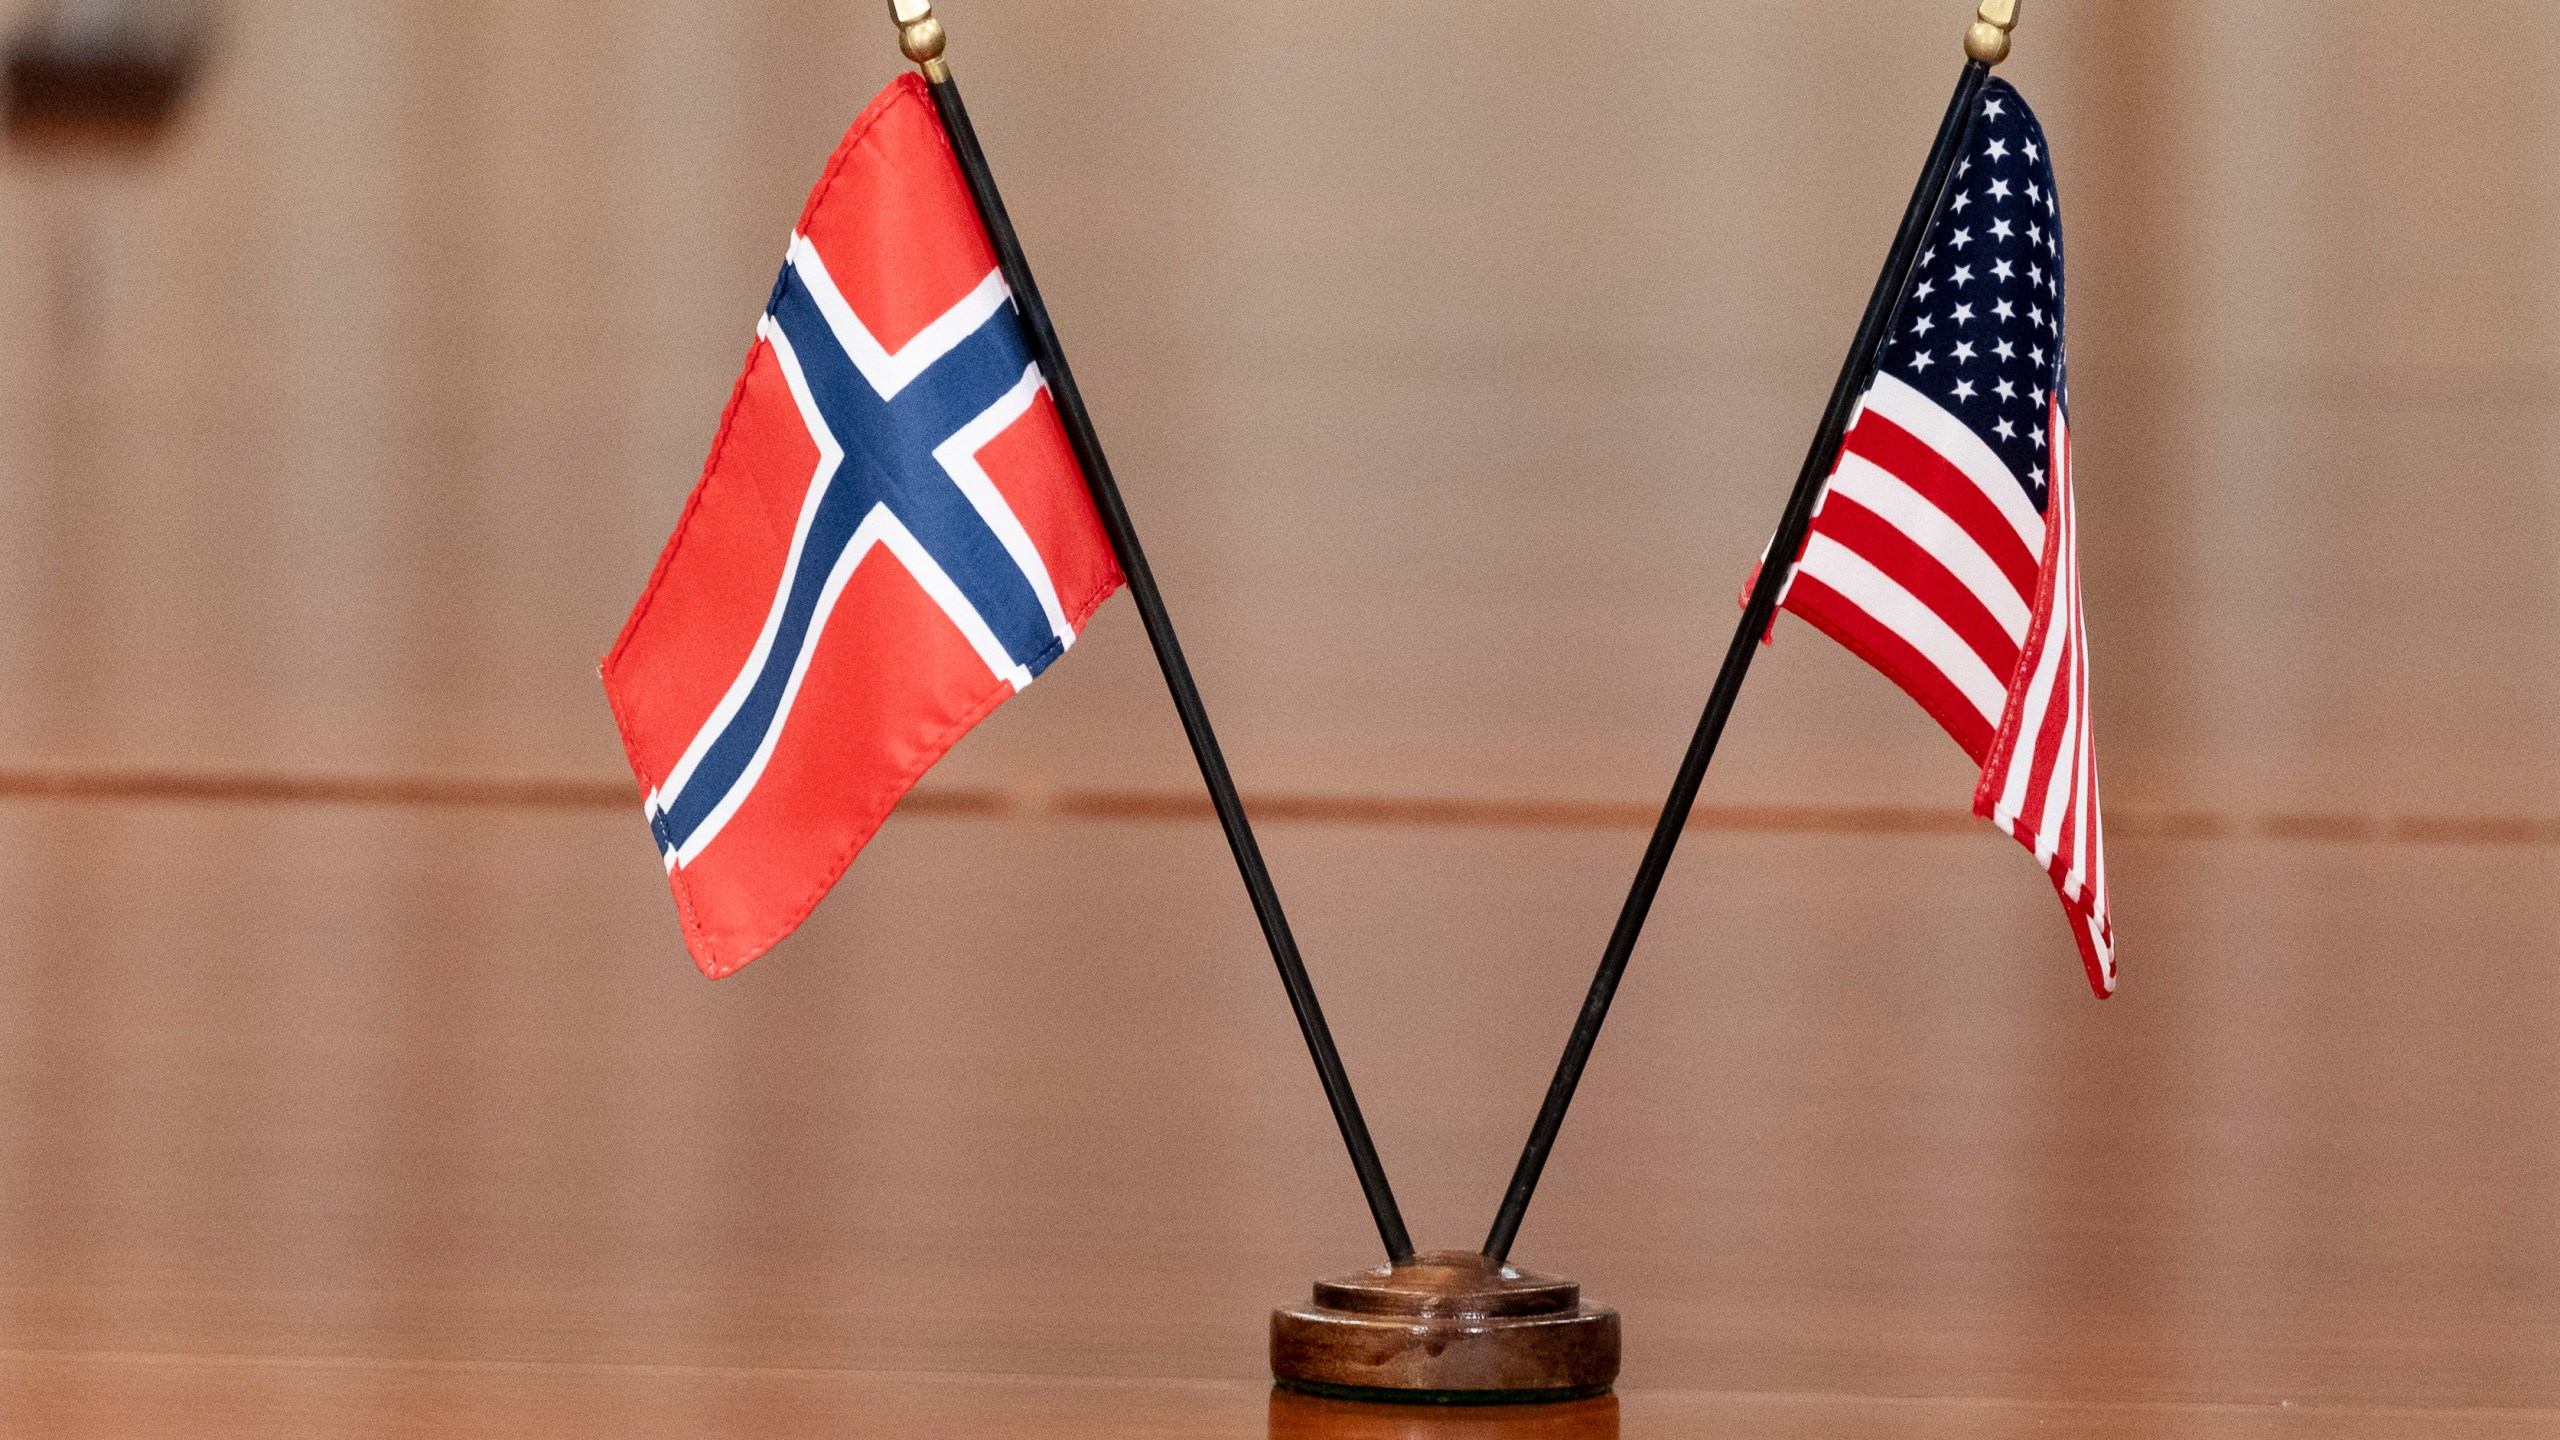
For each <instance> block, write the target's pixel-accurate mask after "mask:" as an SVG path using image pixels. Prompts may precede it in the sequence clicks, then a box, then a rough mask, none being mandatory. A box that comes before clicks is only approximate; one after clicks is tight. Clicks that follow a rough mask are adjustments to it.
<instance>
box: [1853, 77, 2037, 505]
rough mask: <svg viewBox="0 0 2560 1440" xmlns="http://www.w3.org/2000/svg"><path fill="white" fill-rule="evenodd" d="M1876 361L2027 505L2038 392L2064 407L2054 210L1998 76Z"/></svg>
mask: <svg viewBox="0 0 2560 1440" xmlns="http://www.w3.org/2000/svg"><path fill="white" fill-rule="evenodd" d="M1877 368H1878V369H1879V370H1880V371H1884V372H1888V373H1890V374H1892V375H1893V376H1894V378H1896V379H1898V380H1900V381H1902V382H1903V383H1904V384H1907V385H1909V386H1911V387H1912V388H1913V389H1915V390H1917V391H1919V392H1920V393H1921V394H1923V395H1926V396H1928V397H1929V398H1930V399H1932V400H1934V401H1936V402H1938V403H1939V404H1940V405H1943V406H1945V407H1946V408H1947V410H1948V411H1949V412H1950V413H1952V414H1954V415H1955V416H1956V418H1957V419H1959V420H1962V421H1963V422H1964V423H1965V426H1966V428H1968V429H1970V430H1972V431H1973V432H1974V433H1975V434H1976V435H1979V436H1981V437H1982V440H1983V443H1985V444H1987V445H1989V446H1990V447H1991V449H1992V451H1993V453H1995V454H1997V455H1998V456H1999V457H2000V458H2001V460H2002V461H2003V462H2005V463H2006V464H2007V465H2008V467H2009V473H2010V474H2012V475H2015V476H2017V477H2018V483H2019V484H2021V485H2023V486H2025V487H2026V491H2027V498H2028V499H2030V500H2032V501H2034V502H2035V507H2036V509H2037V510H2039V511H2041V510H2043V509H2044V508H2045V495H2046V492H2047V489H2048V486H2049V484H2050V472H2049V466H2050V463H2051V462H2050V460H2049V458H2048V457H2049V456H2050V454H2051V452H2052V437H2051V436H2049V435H2047V434H2046V433H2045V430H2046V425H2047V419H2048V417H2047V413H2046V400H2047V397H2048V396H2049V395H2050V394H2052V393H2054V392H2056V391H2058V392H2060V393H2061V394H2062V395H2063V397H2064V401H2063V408H2064V410H2065V411H2066V413H2067V412H2068V410H2069V409H2070V401H2069V396H2070V393H2071V392H2070V383H2069V378H2068V376H2069V372H2068V369H2067V368H2066V366H2065V364H2064V352H2063V340H2062V210H2061V204H2060V201H2059V200H2058V199H2057V198H2056V196H2055V194H2054V188H2053V160H2052V152H2051V149H2050V147H2048V146H2047V145H2046V144H2045V138H2044V127H2043V126H2041V125H2039V124H2037V123H2036V117H2035V112H2034V111H2032V110H2029V109H2028V108H2027V102H2026V101H2024V100H2022V99H2020V98H2019V96H2018V92H2017V90H2016V89H2014V88H2013V87H2011V86H2010V84H2009V82H2007V81H2006V80H1993V81H1992V82H1991V83H1990V84H1988V85H1986V86H1984V87H1983V91H1982V100H1981V108H1980V109H1979V110H1977V111H1976V112H1975V114H1974V117H1973V125H1972V128H1971V130H1970V131H1969V132H1968V133H1967V134H1966V136H1965V148H1964V158H1963V159H1962V160H1961V161H1959V162H1958V164H1957V170H1956V179H1955V183H1954V184H1953V186H1952V187H1951V188H1950V189H1949V190H1948V192H1947V203H1946V205H1945V208H1943V209H1941V210H1940V211H1939V212H1938V220H1937V224H1936V225H1934V226H1933V227H1931V229H1930V231H1929V237H1928V240H1927V241H1926V242H1925V243H1924V244H1923V245H1922V247H1921V250H1920V263H1919V265H1918V266H1917V267H1916V268H1915V269H1914V270H1913V271H1912V277H1911V288H1910V290H1908V291H1907V292H1905V293H1904V295H1903V297H1902V303H1901V305H1900V307H1899V308H1898V309H1897V310H1896V312H1895V314H1894V320H1893V330H1892V333H1891V334H1890V336H1889V337H1888V338H1887V340H1886V341H1885V345H1884V349H1883V350H1882V352H1880V354H1879V355H1878V357H1877Z"/></svg>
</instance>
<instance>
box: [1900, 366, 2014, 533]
mask: <svg viewBox="0 0 2560 1440" xmlns="http://www.w3.org/2000/svg"><path fill="white" fill-rule="evenodd" d="M1866 405H1867V408H1869V409H1871V410H1873V411H1875V412H1876V413H1877V414H1878V415H1881V416H1883V417H1884V418H1886V419H1887V420H1890V421H1892V422H1893V423H1894V424H1896V425H1899V426H1901V427H1902V428H1903V429H1905V430H1908V431H1910V432H1911V436H1912V438H1913V439H1915V440H1918V441H1919V442H1920V443H1921V444H1923V445H1926V446H1928V447H1929V448H1930V449H1932V450H1935V451H1937V452H1938V453H1939V454H1940V455H1942V456H1944V457H1945V458H1946V460H1947V463H1948V464H1950V465H1953V466H1955V467H1956V469H1958V470H1960V471H1963V472H1964V476H1965V478H1966V479H1968V480H1971V481H1972V482H1973V483H1974V485H1975V486H1976V487H1978V488H1979V489H1980V490H1981V491H1982V493H1983V494H1985V495H1988V496H1990V497H1991V503H1992V504H1994V505H1997V506H1998V507H2000V513H2001V514H2002V515H2003V516H2005V517H2007V519H2008V521H2009V524H2010V525H2011V526H2012V527H2013V528H2015V529H2016V530H2017V532H2018V538H2019V539H2020V540H2022V541H2025V542H2026V546H2027V553H2028V554H2030V555H2039V556H2040V555H2042V554H2044V526H2045V517H2043V516H2041V515H2038V514H2037V513H2036V507H2035V502H2033V501H2031V500H2029V499H2028V498H2027V492H2026V489H2025V487H2023V486H2021V485H2020V484H2019V483H2018V477H2017V476H2015V475H2013V474H2011V473H2010V472H2009V464H2008V462H2007V461H2005V460H2002V459H2001V458H2000V457H1999V455H1998V454H1997V453H1995V452H1994V451H1993V450H1992V448H1991V447H1990V446H1988V445H1986V444H1984V443H1983V442H1982V437H1981V436H1979V435H1976V434H1974V433H1973V429H1972V427H1971V426H1968V425H1966V424H1965V423H1964V422H1963V421H1962V420H1959V419H1957V418H1956V417H1955V416H1954V414H1953V413H1951V412H1950V411H1948V410H1947V409H1946V407H1944V406H1942V405H1940V404H1939V403H1938V402H1937V401H1935V400H1932V399H1930V398H1929V397H1928V396H1926V395H1923V394H1921V393H1920V392H1919V391H1917V390H1914V389H1912V388H1911V387H1910V386H1909V385H1906V384H1904V383H1903V382H1902V381H1900V380H1897V379H1895V378H1894V377H1893V376H1891V375H1883V374H1879V375H1877V376H1876V383H1875V384H1874V385H1873V386H1871V387H1869V388H1868V390H1867V399H1866Z"/></svg>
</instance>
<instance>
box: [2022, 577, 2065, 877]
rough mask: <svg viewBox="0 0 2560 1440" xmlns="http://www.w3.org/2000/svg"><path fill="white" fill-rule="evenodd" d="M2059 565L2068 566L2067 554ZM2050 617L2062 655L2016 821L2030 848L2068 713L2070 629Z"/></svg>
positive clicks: (2039, 831) (2040, 824) (2057, 617)
mask: <svg viewBox="0 0 2560 1440" xmlns="http://www.w3.org/2000/svg"><path fill="white" fill-rule="evenodd" d="M2064 543H2065V546H2066V549H2067V546H2068V544H2069V542H2068V541H2067V540H2066V541H2065V542H2064ZM2062 563H2064V564H2066V565H2067V564H2069V563H2070V561H2069V559H2068V558H2067V554H2066V558H2065V559H2064V560H2063V562H2062ZM2055 603H2056V604H2057V605H2059V604H2060V601H2059V600H2058V599H2057V600H2056V602H2055ZM2053 618H2054V619H2055V620H2056V621H2058V622H2062V623H2060V624H2058V625H2057V626H2056V627H2055V628H2057V629H2059V630H2061V631H2062V635H2061V638H2060V639H2058V640H2056V641H2054V642H2053V643H2055V644H2057V645H2060V646H2061V647H2062V654H2061V658H2060V659H2059V660H2058V661H2057V662H2056V663H2055V665H2054V671H2053V689H2052V691H2051V692H2050V694H2049V695H2048V696H2047V697H2046V700H2045V707H2044V726H2043V728H2041V729H2040V730H2038V731H2037V732H2036V739H2035V748H2034V749H2033V750H2032V751H2030V752H2029V759H2028V765H2029V768H2028V770H2027V803H2026V804H2025V805H2023V806H2021V807H2020V808H2019V811H2018V818H2019V820H2021V821H2022V822H2024V823H2025V825H2026V827H2027V833H2026V834H2025V835H2023V836H2021V837H2019V838H2020V839H2021V840H2022V841H2024V843H2026V844H2027V845H2029V846H2034V845H2035V843H2036V837H2037V836H2039V835H2041V834H2042V833H2043V831H2044V812H2045V806H2046V803H2047V800H2048V798H2049V796H2050V795H2051V792H2052V790H2053V770H2054V766H2055V765H2056V764H2057V763H2058V762H2059V761H2060V760H2061V759H2062V733H2063V728H2064V725H2065V723H2066V722H2067V720H2068V719H2069V717H2070V714H2071V691H2070V685H2071V650H2072V646H2071V626H2070V624H2069V621H2068V617H2066V616H2063V615H2060V614H2056V615H2055V616H2054V617H2053Z"/></svg>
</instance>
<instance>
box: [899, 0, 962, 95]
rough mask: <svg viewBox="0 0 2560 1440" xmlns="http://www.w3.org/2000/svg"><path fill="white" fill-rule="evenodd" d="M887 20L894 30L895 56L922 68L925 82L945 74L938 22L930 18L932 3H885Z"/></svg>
mask: <svg viewBox="0 0 2560 1440" xmlns="http://www.w3.org/2000/svg"><path fill="white" fill-rule="evenodd" d="M889 19H890V22H891V23H893V24H895V25H896V26H897V27H898V50H899V52H900V53H901V54H904V55H905V56H906V57H907V58H908V59H910V60H912V61H914V62H915V63H917V64H918V65H921V66H923V67H924V73H925V78H926V79H928V80H939V79H941V78H942V77H943V76H944V75H945V74H948V73H949V72H948V71H947V70H945V69H944V68H943V64H942V46H943V34H942V22H941V21H940V20H937V19H935V18H934V15H933V0H889Z"/></svg>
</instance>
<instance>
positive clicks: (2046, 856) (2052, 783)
mask: <svg viewBox="0 0 2560 1440" xmlns="http://www.w3.org/2000/svg"><path fill="white" fill-rule="evenodd" d="M2058 508H2060V509H2061V511H2062V514H2061V516H2060V517H2059V519H2060V523H2061V525H2062V543H2061V544H2060V545H2057V546H2055V547H2054V549H2055V558H2054V568H2055V569H2056V570H2057V571H2059V572H2060V573H2058V574H2057V575H2056V576H2055V577H2054V586H2053V606H2054V610H2055V612H2056V613H2055V615H2054V617H2053V619H2054V624H2053V626H2052V627H2050V628H2052V629H2058V630H2060V631H2061V632H2062V633H2063V635H2064V636H2066V637H2068V642H2067V643H2068V648H2069V649H2070V651H2071V664H2070V668H2069V669H2068V670H2065V671H2064V672H2062V673H2061V674H2059V675H2058V676H2056V677H2055V681H2054V702H2055V703H2056V704H2058V705H2060V706H2061V707H2062V735H2061V737H2060V743H2059V744H2057V745H2056V746H2055V747H2054V751H2053V769H2052V771H2051V772H2050V773H2048V774H2047V775H2046V776H2045V789H2044V815H2043V817H2042V818H2041V819H2039V820H2038V821H2037V822H2036V860H2037V862H2038V863H2040V864H2045V865H2050V864H2052V863H2053V857H2054V856H2055V855H2057V854H2059V853H2060V852H2061V849H2062V811H2063V807H2064V806H2065V805H2067V804H2069V803H2070V801H2071V778H2070V777H2071V765H2072V759H2073V757H2074V756H2076V755H2077V754H2079V751H2080V727H2081V724H2082V722H2083V718H2084V717H2083V716H2082V715H2081V713H2080V706H2079V704H2078V701H2077V696H2076V695H2075V693H2074V690H2075V687H2076V686H2077V684H2078V681H2079V672H2080V647H2079V635H2078V632H2077V631H2076V630H2075V629H2074V627H2073V624H2072V622H2073V620H2074V619H2075V618H2076V617H2074V616H2073V615H2072V614H2071V612H2070V610H2069V609H2068V608H2066V607H2068V606H2069V605H2070V603H2071V595H2072V587H2073V585H2074V584H2075V583H2076V582H2077V581H2078V580H2079V578H2080V576H2079V569H2080V566H2079V556H2078V554H2077V553H2075V547H2074V546H2073V545H2072V543H2071V542H2072V538H2073V537H2072V534H2071V510H2070V497H2069V495H2068V494H2067V493H2066V494H2065V496H2064V497H2063V504H2062V505H2061V506H2060V507H2058Z"/></svg>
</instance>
